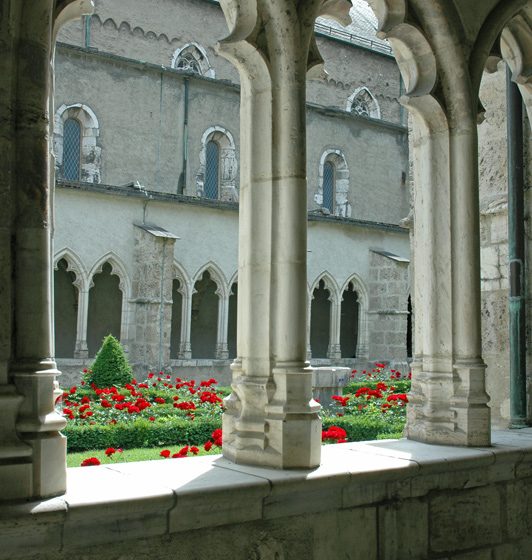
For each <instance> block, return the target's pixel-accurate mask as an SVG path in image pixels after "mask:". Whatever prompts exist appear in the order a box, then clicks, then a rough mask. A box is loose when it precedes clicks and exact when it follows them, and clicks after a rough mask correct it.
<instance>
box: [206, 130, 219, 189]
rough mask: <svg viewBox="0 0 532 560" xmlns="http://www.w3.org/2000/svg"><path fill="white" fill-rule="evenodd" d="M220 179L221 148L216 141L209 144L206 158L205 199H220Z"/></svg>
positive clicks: (210, 141)
mask: <svg viewBox="0 0 532 560" xmlns="http://www.w3.org/2000/svg"><path fill="white" fill-rule="evenodd" d="M219 177H220V146H219V145H218V143H217V142H215V141H214V140H209V142H207V150H206V156H205V184H204V187H203V188H204V194H205V198H212V199H215V200H216V199H217V198H218V183H219Z"/></svg>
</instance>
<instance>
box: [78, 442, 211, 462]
mask: <svg viewBox="0 0 532 560" xmlns="http://www.w3.org/2000/svg"><path fill="white" fill-rule="evenodd" d="M181 448H182V446H168V447H151V448H141V449H125V450H124V451H122V453H119V452H117V453H114V454H113V455H111V457H107V456H106V455H105V449H94V450H89V451H81V452H79V453H68V454H67V467H79V466H80V464H81V462H82V461H83V460H84V459H87V458H88V457H96V458H97V459H99V460H100V462H101V464H102V465H108V464H112V463H132V462H134V461H154V460H159V459H161V460H162V459H163V457H161V456H160V455H159V454H160V452H161V451H162V450H163V449H169V450H170V451H171V452H172V454H173V453H177V452H178V451H179V450H180V449H181ZM199 450H200V451H199V453H198V456H199V455H219V454H220V453H221V449H220V448H219V447H213V448H212V449H211V450H210V451H209V452H207V451H205V450H204V449H203V447H200V448H199ZM193 456H194V455H192V454H191V453H189V454H188V455H187V457H193Z"/></svg>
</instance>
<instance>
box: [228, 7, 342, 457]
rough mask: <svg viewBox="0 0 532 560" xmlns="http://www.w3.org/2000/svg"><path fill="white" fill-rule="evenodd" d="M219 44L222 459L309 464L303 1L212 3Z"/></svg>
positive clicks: (307, 41)
mask: <svg viewBox="0 0 532 560" xmlns="http://www.w3.org/2000/svg"><path fill="white" fill-rule="evenodd" d="M221 4H222V8H223V10H224V13H225V16H226V19H227V21H228V24H229V27H230V30H231V32H230V35H229V37H228V38H227V39H225V40H224V41H222V42H221V43H220V46H219V50H220V52H221V54H223V55H224V56H225V57H227V58H228V59H230V60H231V61H232V62H233V63H234V64H235V65H236V66H237V68H238V70H239V72H240V76H241V147H242V148H241V181H240V185H241V189H240V223H239V227H240V234H239V270H238V279H239V289H238V298H239V299H238V335H237V355H238V357H237V359H236V360H235V362H234V364H233V366H232V368H233V383H232V388H233V393H232V394H231V395H230V397H228V398H227V400H226V406H227V412H226V413H225V415H224V421H223V429H224V448H223V452H224V455H225V456H226V457H227V458H229V459H231V460H233V461H235V462H239V463H249V464H259V465H267V466H273V467H278V468H312V467H315V466H316V465H318V464H319V462H320V448H321V437H320V432H321V421H320V418H319V410H320V406H319V405H318V403H316V402H315V401H314V400H313V398H312V370H311V368H310V367H309V364H308V362H307V361H306V350H307V348H306V346H307V345H306V332H307V281H306V261H307V200H306V196H307V187H306V146H305V124H306V123H305V87H306V84H305V82H306V76H307V70H308V69H309V68H313V67H315V66H316V65H317V64H318V63H319V62H320V61H321V59H320V58H319V54H318V53H317V49H316V46H315V42H314V38H313V24H314V20H315V18H316V17H317V16H318V15H320V10H321V9H322V7H323V5H325V4H326V5H327V6H328V7H330V8H339V7H340V8H343V13H344V14H347V8H348V7H349V3H347V2H343V1H339V2H323V1H322V0H309V1H307V2H297V1H296V0H267V1H266V0H250V1H247V2H239V1H238V0H222V2H221Z"/></svg>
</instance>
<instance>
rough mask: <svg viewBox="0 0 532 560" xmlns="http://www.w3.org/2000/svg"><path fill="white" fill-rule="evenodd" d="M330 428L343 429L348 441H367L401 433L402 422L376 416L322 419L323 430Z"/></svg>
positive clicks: (327, 417) (329, 417)
mask: <svg viewBox="0 0 532 560" xmlns="http://www.w3.org/2000/svg"><path fill="white" fill-rule="evenodd" d="M331 426H338V427H340V428H343V429H344V430H345V431H346V433H347V440H348V441H368V440H373V439H379V436H381V439H382V436H387V437H389V436H391V435H395V434H397V433H399V432H402V431H403V426H404V421H402V420H397V421H395V422H390V420H389V419H385V418H379V417H378V416H363V415H360V416H326V417H324V418H323V429H324V430H326V429H327V428H329V427H331Z"/></svg>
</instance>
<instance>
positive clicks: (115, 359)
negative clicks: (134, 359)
mask: <svg viewBox="0 0 532 560" xmlns="http://www.w3.org/2000/svg"><path fill="white" fill-rule="evenodd" d="M91 369H92V371H91V373H90V374H89V379H88V381H89V383H94V384H95V385H96V386H97V387H99V388H104V387H112V386H113V385H117V386H122V385H125V384H126V383H130V382H131V380H132V379H133V376H132V370H131V366H130V365H129V362H128V361H127V358H126V355H125V353H124V348H123V347H122V345H121V344H120V342H118V340H117V339H116V338H115V337H114V336H113V335H111V334H108V335H107V336H106V337H105V338H104V339H103V342H102V346H101V348H100V350H98V354H96V359H95V360H94V363H93V364H92V368H91Z"/></svg>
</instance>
